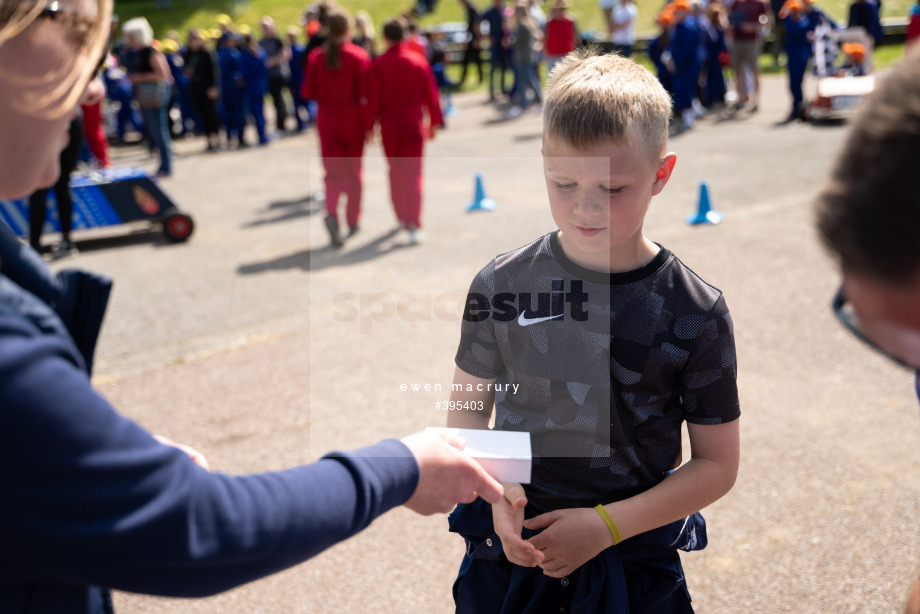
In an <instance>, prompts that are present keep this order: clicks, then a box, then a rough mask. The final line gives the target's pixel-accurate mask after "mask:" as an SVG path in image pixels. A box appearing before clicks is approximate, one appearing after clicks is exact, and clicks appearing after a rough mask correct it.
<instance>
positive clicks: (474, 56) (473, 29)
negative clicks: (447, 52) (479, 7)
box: [457, 0, 483, 88]
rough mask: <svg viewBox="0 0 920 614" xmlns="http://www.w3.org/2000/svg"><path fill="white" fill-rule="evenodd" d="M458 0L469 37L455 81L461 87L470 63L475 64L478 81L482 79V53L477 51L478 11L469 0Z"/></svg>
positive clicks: (479, 33)
mask: <svg viewBox="0 0 920 614" xmlns="http://www.w3.org/2000/svg"><path fill="white" fill-rule="evenodd" d="M459 1H460V4H461V5H462V6H463V10H464V12H465V13H466V33H467V36H468V37H469V41H468V42H467V43H466V47H465V48H464V51H463V60H462V62H463V69H462V71H461V73H460V79H459V80H458V81H457V87H458V88H459V87H463V84H464V83H465V82H466V71H467V69H469V67H470V64H475V65H476V70H477V71H478V72H479V83H482V81H483V78H482V54H480V53H479V51H480V49H479V37H480V35H481V32H480V29H479V13H478V12H477V11H476V7H475V6H473V3H472V1H471V0H459Z"/></svg>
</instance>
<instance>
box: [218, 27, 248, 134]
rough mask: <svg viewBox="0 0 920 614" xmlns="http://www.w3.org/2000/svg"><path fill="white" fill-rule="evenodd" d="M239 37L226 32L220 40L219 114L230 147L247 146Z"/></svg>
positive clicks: (244, 83) (244, 86) (243, 82)
mask: <svg viewBox="0 0 920 614" xmlns="http://www.w3.org/2000/svg"><path fill="white" fill-rule="evenodd" d="M237 40H238V36H237V35H236V34H234V33H233V32H224V33H223V34H221V36H220V38H219V39H218V41H217V65H218V72H219V74H220V112H221V119H222V121H223V124H224V129H225V130H226V131H227V145H228V146H230V145H231V144H235V145H236V146H237V147H246V138H245V136H244V134H243V133H244V132H245V128H246V110H245V102H244V94H245V88H246V82H245V81H244V80H243V65H242V62H243V57H242V56H241V55H240V51H239V49H237Z"/></svg>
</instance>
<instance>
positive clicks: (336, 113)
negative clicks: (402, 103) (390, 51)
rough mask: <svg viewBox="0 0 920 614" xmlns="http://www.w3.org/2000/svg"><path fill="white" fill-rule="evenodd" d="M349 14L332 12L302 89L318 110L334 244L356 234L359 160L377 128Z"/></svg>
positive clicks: (366, 67)
mask: <svg viewBox="0 0 920 614" xmlns="http://www.w3.org/2000/svg"><path fill="white" fill-rule="evenodd" d="M350 21H351V16H350V15H349V14H348V13H346V12H345V11H344V10H338V11H335V12H333V13H331V14H330V15H329V19H328V27H327V28H326V39H325V42H324V43H323V45H322V47H319V48H318V49H315V50H313V51H312V52H311V53H310V57H309V58H308V59H307V69H306V72H305V73H304V81H303V85H302V87H301V95H302V96H303V98H304V99H305V100H315V101H316V104H317V107H318V110H317V119H316V127H317V129H318V130H319V143H320V151H321V152H322V156H323V166H324V167H325V170H326V177H325V183H326V219H325V224H326V230H327V231H328V232H329V238H330V241H331V243H332V246H333V247H334V248H339V247H342V246H343V245H344V244H345V239H346V238H348V237H350V236H352V235H354V234H355V233H356V232H358V222H359V220H360V217H361V192H362V183H361V182H362V178H361V158H362V156H363V155H364V141H365V139H366V136H367V133H368V132H369V131H370V130H371V128H372V127H373V116H372V115H371V110H370V107H369V105H368V100H367V97H368V86H369V84H368V78H369V77H368V73H369V71H370V65H371V61H370V58H369V57H367V52H365V51H364V49H361V48H360V47H358V46H357V45H355V44H353V43H352V42H351V38H350V36H349V35H350V32H351V24H350ZM342 194H345V197H346V199H347V204H346V207H345V219H346V222H347V224H348V235H347V236H346V237H343V236H342V234H341V232H340V230H339V228H340V225H339V212H338V209H339V198H340V196H341V195H342Z"/></svg>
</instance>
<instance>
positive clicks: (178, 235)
mask: <svg viewBox="0 0 920 614" xmlns="http://www.w3.org/2000/svg"><path fill="white" fill-rule="evenodd" d="M193 230H195V223H194V222H193V221H192V218H191V217H190V216H188V215H186V214H185V213H180V212H179V211H176V210H175V209H173V210H171V211H168V212H167V213H166V217H164V218H163V234H164V235H166V238H167V239H168V240H169V241H170V242H171V243H181V242H182V241H185V240H186V239H188V238H189V237H190V236H192V231H193Z"/></svg>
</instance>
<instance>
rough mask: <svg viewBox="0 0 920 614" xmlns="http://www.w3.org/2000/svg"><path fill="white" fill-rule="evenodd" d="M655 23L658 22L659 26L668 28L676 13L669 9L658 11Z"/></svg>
mask: <svg viewBox="0 0 920 614" xmlns="http://www.w3.org/2000/svg"><path fill="white" fill-rule="evenodd" d="M655 23H657V24H658V26H659V27H662V28H667V27H668V26H670V25H671V24H672V23H674V13H673V12H671V11H669V10H667V9H665V10H663V11H661V12H660V13H658V17H656V18H655Z"/></svg>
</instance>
